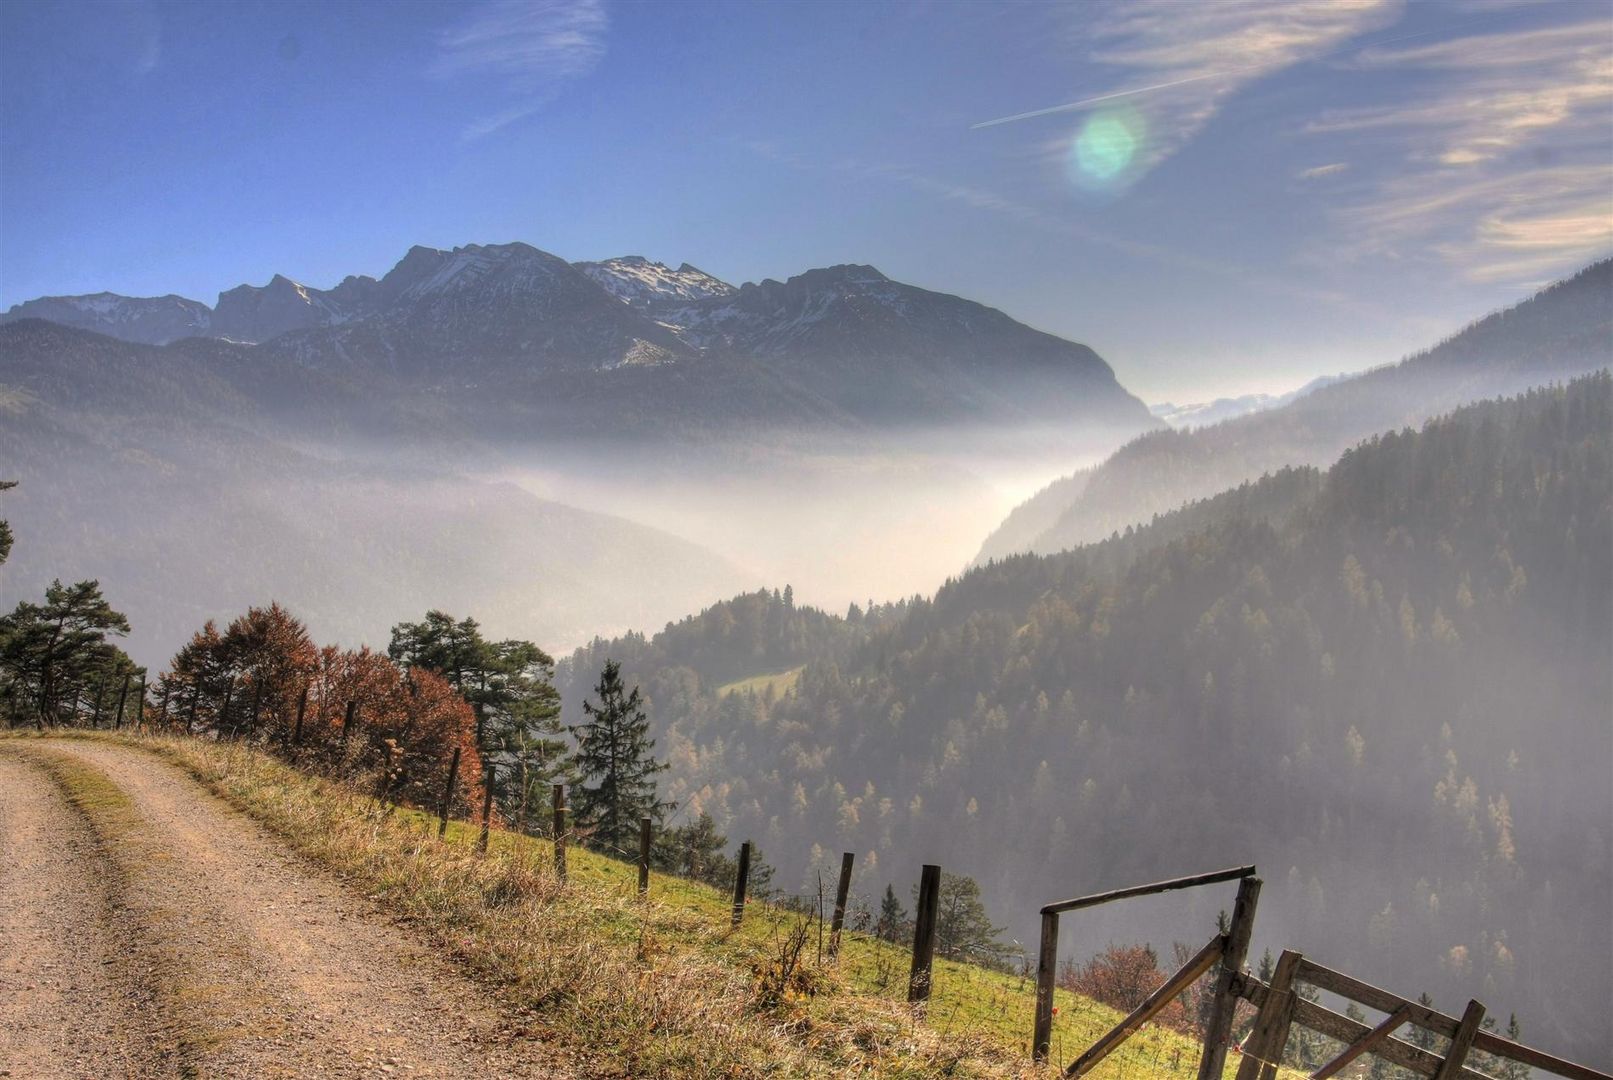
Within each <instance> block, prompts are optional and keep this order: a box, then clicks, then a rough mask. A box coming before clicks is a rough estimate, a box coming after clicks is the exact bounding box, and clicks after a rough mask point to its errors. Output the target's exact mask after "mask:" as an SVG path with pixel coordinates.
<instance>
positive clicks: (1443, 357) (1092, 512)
mask: <svg viewBox="0 0 1613 1080" xmlns="http://www.w3.org/2000/svg"><path fill="white" fill-rule="evenodd" d="M1610 359H1613V260H1603V261H1601V262H1598V263H1595V264H1593V265H1591V266H1589V267H1587V268H1585V269H1584V270H1582V271H1580V272H1579V273H1577V274H1575V275H1574V276H1572V277H1570V278H1568V279H1566V280H1564V281H1560V282H1557V283H1556V284H1554V285H1551V286H1549V287H1547V288H1545V289H1543V290H1541V291H1540V292H1538V293H1536V294H1535V295H1534V296H1532V297H1530V298H1529V299H1527V300H1524V301H1522V302H1521V303H1518V304H1516V305H1514V306H1512V307H1510V308H1507V309H1505V310H1502V311H1498V312H1495V313H1494V314H1491V315H1488V316H1486V317H1484V318H1482V319H1479V320H1478V321H1476V322H1474V323H1473V324H1471V325H1470V326H1467V327H1465V328H1463V329H1462V330H1460V331H1459V332H1457V333H1456V334H1454V335H1452V336H1451V337H1449V338H1447V339H1446V340H1444V341H1442V342H1440V343H1439V344H1437V345H1435V346H1433V347H1432V348H1429V349H1427V350H1424V351H1423V352H1420V353H1418V354H1416V355H1414V356H1411V357H1408V358H1407V359H1405V360H1403V361H1401V362H1400V363H1398V364H1391V365H1388V366H1384V367H1378V368H1374V369H1371V370H1369V371H1366V372H1363V373H1362V374H1360V375H1355V376H1350V377H1348V378H1344V379H1340V380H1337V381H1335V382H1332V383H1330V384H1328V385H1325V386H1322V387H1319V388H1316V389H1314V390H1312V391H1311V392H1309V393H1305V394H1303V395H1301V396H1299V397H1297V398H1295V399H1294V400H1293V401H1291V402H1289V403H1287V404H1284V405H1281V406H1279V407H1277V408H1272V409H1268V410H1264V411H1260V412H1255V413H1252V414H1250V415H1245V416H1239V417H1235V418H1232V419H1228V420H1224V421H1222V422H1220V423H1215V424H1209V425H1206V426H1201V427H1194V428H1191V429H1184V430H1177V429H1167V430H1157V431H1152V432H1148V433H1145V434H1143V435H1141V436H1139V437H1137V438H1136V439H1134V440H1133V441H1131V442H1130V443H1128V444H1126V445H1125V446H1122V447H1121V448H1120V449H1119V450H1117V451H1116V452H1115V453H1114V454H1113V455H1111V456H1110V457H1108V458H1107V459H1106V460H1104V461H1103V462H1102V463H1101V464H1099V465H1097V466H1096V467H1093V468H1090V469H1087V470H1083V471H1080V472H1077V473H1074V474H1071V475H1068V476H1065V477H1062V478H1061V479H1059V480H1056V481H1054V482H1053V483H1052V484H1050V485H1048V486H1047V487H1046V488H1045V489H1044V490H1042V491H1041V492H1039V493H1037V494H1036V495H1035V496H1033V497H1032V498H1031V499H1029V500H1027V501H1026V502H1025V503H1023V504H1022V505H1020V506H1019V507H1016V508H1015V510H1014V511H1013V512H1012V513H1011V514H1010V515H1009V517H1008V518H1007V519H1006V520H1005V521H1004V522H1003V523H1002V525H1001V526H999V527H998V528H997V529H996V530H995V531H994V532H993V533H992V534H991V535H990V536H989V537H987V539H986V541H985V542H984V544H983V545H982V546H981V549H980V552H979V554H978V555H977V556H976V563H983V562H987V561H990V560H991V559H999V558H1004V557H1006V556H1009V555H1012V554H1014V553H1016V552H1024V551H1033V552H1043V553H1046V552H1054V551H1061V550H1064V549H1067V548H1070V547H1074V546H1075V545H1077V544H1081V543H1087V542H1091V541H1095V540H1101V539H1103V538H1105V537H1107V536H1109V535H1110V534H1111V533H1113V532H1115V531H1116V530H1120V529H1125V528H1127V527H1128V526H1131V525H1135V524H1140V523H1143V522H1146V521H1148V520H1149V519H1150V518H1151V517H1152V516H1153V515H1155V514H1161V513H1165V512H1167V511H1170V510H1173V509H1175V508H1176V507H1178V506H1180V505H1182V504H1183V503H1184V502H1187V501H1189V500H1192V499H1200V498H1204V497H1205V496H1208V495H1211V494H1213V493H1215V492H1217V491H1220V490H1222V489H1224V488H1228V487H1232V486H1235V485H1237V484H1239V483H1242V482H1244V481H1246V480H1253V479H1256V478H1258V477H1259V476H1261V475H1262V474H1264V473H1267V472H1270V471H1273V470H1276V469H1280V468H1282V467H1284V466H1287V465H1327V464H1329V463H1331V462H1332V461H1334V460H1335V459H1336V458H1337V457H1338V456H1339V454H1341V453H1342V452H1343V451H1344V450H1345V449H1346V448H1347V447H1349V446H1350V445H1351V444H1353V443H1355V442H1356V441H1358V440H1360V439H1362V438H1365V437H1366V436H1368V435H1371V434H1374V433H1376V432H1382V431H1388V430H1392V429H1396V428H1403V427H1417V426H1420V425H1421V424H1423V423H1424V422H1425V421H1427V420H1428V419H1429V418H1430V417H1433V416H1436V415H1439V414H1440V413H1442V412H1445V411H1448V410H1450V409H1452V408H1455V407H1457V406H1459V405H1462V404H1464V403H1466V402H1470V401H1476V400H1480V399H1483V398H1486V397H1493V396H1498V395H1502V394H1512V393H1517V392H1519V391H1520V390H1524V389H1526V388H1528V387H1531V386H1539V385H1542V384H1544V383H1547V382H1550V381H1552V380H1554V379H1566V378H1572V377H1573V376H1575V375H1579V374H1582V373H1584V372H1588V371H1593V370H1596V369H1597V368H1600V367H1603V366H1606V365H1607V364H1608V362H1609V360H1610Z"/></svg>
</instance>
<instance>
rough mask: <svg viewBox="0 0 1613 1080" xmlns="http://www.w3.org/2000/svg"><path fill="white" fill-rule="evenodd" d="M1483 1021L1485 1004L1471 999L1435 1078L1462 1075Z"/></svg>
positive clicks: (1442, 1079) (1450, 1079) (1451, 1079)
mask: <svg viewBox="0 0 1613 1080" xmlns="http://www.w3.org/2000/svg"><path fill="white" fill-rule="evenodd" d="M1482 1023H1484V1006H1483V1005H1480V1004H1479V1003H1478V1002H1477V1001H1469V1002H1468V1003H1467V1008H1466V1009H1465V1010H1463V1012H1462V1022H1461V1023H1460V1024H1458V1025H1457V1026H1456V1034H1455V1035H1452V1036H1451V1046H1450V1049H1449V1050H1446V1051H1445V1060H1444V1061H1442V1062H1440V1063H1439V1071H1438V1072H1436V1073H1434V1080H1456V1078H1457V1077H1458V1076H1461V1075H1462V1065H1463V1063H1464V1062H1465V1061H1466V1060H1467V1052H1468V1050H1469V1049H1470V1048H1471V1047H1472V1046H1473V1038H1474V1036H1476V1035H1478V1033H1479V1025H1480V1024H1482Z"/></svg>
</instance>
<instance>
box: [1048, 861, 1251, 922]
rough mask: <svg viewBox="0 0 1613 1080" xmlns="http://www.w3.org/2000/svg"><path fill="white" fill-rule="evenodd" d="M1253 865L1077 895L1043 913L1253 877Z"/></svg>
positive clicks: (1049, 913)
mask: <svg viewBox="0 0 1613 1080" xmlns="http://www.w3.org/2000/svg"><path fill="white" fill-rule="evenodd" d="M1254 872H1255V868H1254V867H1253V866H1234V867H1229V868H1228V869H1226V870H1216V871H1214V872H1213V873H1209V874H1194V875H1193V876H1191V877H1183V878H1172V879H1170V880H1169V881H1156V882H1153V883H1152V884H1149V885H1133V886H1131V887H1130V888H1127V889H1113V890H1111V891H1109V892H1101V893H1092V894H1090V895H1087V896H1077V897H1076V898H1075V899H1073V900H1059V901H1057V902H1056V903H1052V904H1048V905H1047V906H1046V907H1044V908H1042V914H1043V915H1055V914H1058V913H1060V912H1064V911H1075V910H1077V909H1078V908H1089V907H1096V906H1098V905H1099V904H1107V903H1109V901H1111V900H1126V899H1129V898H1131V897H1133V896H1152V895H1153V894H1154V893H1162V892H1169V891H1171V890H1172V889H1191V888H1192V887H1194V886H1195V885H1215V884H1217V883H1219V882H1222V881H1235V880H1237V879H1238V878H1246V877H1253V876H1254Z"/></svg>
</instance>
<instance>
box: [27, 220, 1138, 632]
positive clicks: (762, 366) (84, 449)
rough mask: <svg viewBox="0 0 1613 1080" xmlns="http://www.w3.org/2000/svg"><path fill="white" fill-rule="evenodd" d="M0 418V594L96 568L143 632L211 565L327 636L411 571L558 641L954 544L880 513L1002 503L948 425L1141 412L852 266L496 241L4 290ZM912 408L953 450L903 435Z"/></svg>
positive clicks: (234, 590) (354, 628) (967, 528)
mask: <svg viewBox="0 0 1613 1080" xmlns="http://www.w3.org/2000/svg"><path fill="white" fill-rule="evenodd" d="M0 417H3V423H0V460H3V461H4V462H5V468H6V471H7V478H8V479H20V480H22V482H23V483H22V486H21V487H20V488H18V489H17V490H16V491H13V492H11V493H9V494H8V496H7V502H8V506H9V507H10V508H11V511H12V515H11V516H12V521H13V523H14V524H15V526H16V528H17V530H18V534H19V536H20V537H22V540H21V541H20V542H19V544H18V550H17V554H16V555H15V557H14V558H13V560H12V562H11V563H10V564H9V565H8V566H7V568H6V574H5V580H3V581H0V600H12V601H14V600H15V599H19V598H21V597H22V596H25V595H32V593H34V592H35V591H37V590H38V589H39V588H41V587H42V586H43V585H44V584H45V583H47V582H48V581H49V579H50V577H51V576H55V575H57V574H64V575H79V576H95V577H102V578H104V579H106V582H107V587H108V588H109V589H110V590H112V595H113V596H114V598H115V599H117V600H118V602H119V603H121V604H122V605H123V606H124V608H125V609H126V610H127V611H128V612H129V614H130V615H131V617H132V618H133V619H134V621H135V624H136V626H137V627H138V628H139V631H138V632H139V634H140V641H138V642H136V643H133V644H132V646H131V647H132V648H134V650H135V652H136V653H137V655H140V656H142V657H150V658H156V657H160V656H162V655H166V653H167V652H170V651H171V650H172V639H171V636H172V635H174V634H178V633H183V632H188V630H189V629H192V628H194V626H195V625H196V624H198V623H199V622H200V621H201V620H202V619H203V618H205V617H207V615H208V614H210V613H211V614H219V615H223V614H227V613H228V611H229V610H230V605H231V604H234V603H235V602H236V600H237V598H240V599H241V600H242V602H254V603H256V602H261V601H264V600H266V599H269V598H278V599H280V600H281V601H283V602H286V603H290V604H293V605H294V606H296V607H297V609H298V610H299V611H304V612H306V614H307V617H308V618H309V621H310V622H311V623H312V624H313V626H314V627H315V629H316V631H317V632H319V633H320V634H322V635H324V636H327V637H331V638H336V639H340V640H344V641H350V642H351V641H357V640H366V639H371V640H373V639H374V637H375V636H376V635H379V634H381V633H383V632H384V630H385V628H386V626H387V625H389V624H390V622H391V621H396V620H397V619H398V618H403V617H418V616H419V614H420V612H419V611H414V610H412V609H413V608H414V607H421V608H422V609H423V607H424V606H425V605H430V604H435V605H437V606H442V607H448V608H450V609H452V610H459V611H465V612H467V613H469V612H472V611H474V612H475V613H476V614H477V615H478V617H480V618H483V619H484V620H485V621H486V622H487V623H488V625H489V626H490V627H492V628H493V629H494V630H495V631H497V632H504V633H509V634H518V635H519V636H522V637H530V638H535V639H537V640H540V641H544V642H546V643H549V644H551V645H554V644H566V645H569V644H573V643H575V642H577V641H580V640H586V639H587V637H589V636H591V635H592V634H594V633H599V632H611V631H616V630H622V629H626V628H627V627H630V626H643V625H656V624H658V623H659V622H661V621H664V620H665V619H667V618H672V617H675V616H677V615H680V614H682V613H684V612H686V611H689V610H692V609H693V608H695V607H697V606H699V605H701V604H703V603H706V602H709V600H710V599H711V598H712V597H715V596H721V595H726V594H728V593H729V592H732V591H733V590H734V589H736V588H737V587H739V586H741V585H743V584H747V583H754V582H756V581H757V580H771V579H777V578H778V577H781V576H793V577H794V580H796V581H797V582H798V583H800V584H801V585H810V586H817V591H818V593H819V594H820V595H821V594H822V593H823V592H824V588H825V582H828V581H830V579H831V578H832V579H833V585H834V587H840V588H847V589H851V590H855V591H856V592H857V593H858V594H861V595H866V594H865V593H862V592H861V590H863V589H869V590H872V589H874V588H876V587H878V588H885V587H894V588H899V589H908V588H916V587H920V586H923V585H928V584H929V583H930V582H931V581H934V580H939V578H940V577H942V576H944V574H945V573H946V572H947V571H949V570H950V569H952V568H954V567H956V566H957V565H958V564H959V562H961V561H962V559H964V558H966V557H967V547H965V548H963V549H961V550H954V549H953V548H950V547H948V548H941V547H936V549H935V552H934V553H933V554H931V555H929V556H928V559H929V561H926V557H925V556H921V555H919V554H917V553H916V551H915V549H914V548H913V546H912V545H908V548H907V554H906V555H905V556H904V557H903V558H902V559H900V560H899V562H900V566H893V565H892V560H885V559H883V558H882V557H881V556H878V555H877V549H878V547H879V546H880V545H881V544H893V545H896V546H897V547H901V546H902V545H903V539H902V538H903V536H904V533H903V532H902V530H903V529H904V528H905V529H909V530H910V531H912V534H913V536H914V538H915V539H917V540H918V541H920V542H924V541H925V540H926V539H928V538H931V537H932V536H933V534H936V533H937V532H940V533H943V534H945V535H946V536H947V537H948V538H949V540H950V542H952V543H958V542H960V541H961V542H962V543H963V544H965V545H968V544H969V543H970V535H971V533H973V535H975V536H978V535H979V533H978V531H976V530H979V529H983V528H984V527H986V526H987V525H988V524H989V522H990V520H991V519H992V517H993V515H994V514H995V513H997V512H998V510H997V508H998V506H999V503H998V502H997V501H996V500H995V499H994V497H993V496H992V493H991V492H990V491H989V490H988V489H987V487H986V485H985V484H984V482H983V481H982V480H981V479H980V478H979V477H978V476H976V475H973V474H972V473H971V472H970V471H969V470H968V469H967V468H961V467H959V466H958V465H957V464H955V463H954V459H955V458H958V457H963V456H965V455H966V453H967V451H965V450H961V449H960V447H962V446H963V445H964V444H963V439H964V436H965V433H966V432H968V431H977V432H983V433H986V434H987V435H989V436H990V437H992V438H997V437H998V433H999V432H1001V431H1003V430H1013V429H1016V428H1018V427H1021V426H1040V428H1042V429H1047V430H1053V429H1056V430H1057V431H1058V432H1059V436H1058V437H1059V438H1061V439H1065V440H1069V441H1071V442H1076V441H1079V440H1081V439H1087V440H1091V441H1092V443H1093V445H1097V446H1113V445H1117V444H1118V443H1119V441H1121V440H1122V439H1123V438H1125V437H1126V436H1127V435H1130V434H1135V433H1136V432H1138V431H1142V430H1146V429H1147V428H1148V427H1150V426H1152V425H1153V424H1154V423H1155V421H1153V420H1152V419H1151V418H1150V417H1149V416H1148V412H1147V409H1146V407H1145V406H1144V405H1143V404H1142V403H1141V402H1140V401H1139V400H1137V399H1136V398H1135V397H1133V396H1132V395H1130V394H1128V393H1127V392H1126V391H1125V390H1124V389H1123V388H1122V387H1121V386H1120V385H1119V383H1118V382H1117V381H1116V380H1115V377H1114V374H1113V372H1112V371H1111V370H1110V368H1109V366H1108V365H1107V364H1106V363H1105V362H1104V361H1103V360H1102V359H1101V358H1100V357H1098V356H1097V354H1095V353H1094V352H1092V350H1090V349H1088V348H1086V347H1085V346H1082V345H1078V344H1075V343H1072V342H1067V341H1063V340H1061V339H1058V338H1055V337H1052V336H1051V335H1048V334H1044V333H1041V332H1039V331H1036V330H1033V329H1031V328H1029V327H1026V326H1024V325H1022V324H1020V323H1017V322H1015V321H1014V320H1012V319H1010V318H1009V317H1008V316H1006V315H1004V314H1002V313H1001V312H998V311H994V310H992V309H990V308H987V307H984V306H982V305H980V304H976V303H973V302H971V301H968V300H964V299H961V298H959V297H955V296H948V295H944V294H941V293H935V292H930V291H927V290H924V289H920V288H917V287H914V286H911V285H906V284H903V283H900V282H895V281H892V280H890V279H888V278H887V277H885V276H884V275H883V274H881V273H879V272H878V271H877V270H875V269H873V268H872V267H868V266H861V265H848V266H837V267H828V268H823V269H818V270H811V271H808V272H806V273H804V274H800V275H798V276H796V277H793V278H790V279H789V280H787V281H783V282H780V281H772V280H767V281H762V282H760V283H756V284H746V285H742V286H734V285H730V284H728V283H726V282H723V281H720V280H719V279H717V278H715V277H713V276H712V275H709V274H706V273H704V272H702V271H700V270H698V269H696V268H694V267H692V266H688V265H682V266H679V267H677V268H672V267H668V266H665V265H663V264H661V263H656V262H652V261H650V260H647V259H643V258H639V257H624V258H617V259H609V260H604V261H600V262H586V263H576V264H573V263H569V262H567V261H565V260H563V259H560V258H558V257H556V256H554V255H550V254H548V253H545V252H543V251H540V250H538V249H536V248H533V247H530V246H528V245H525V244H500V245H468V246H464V247H459V248H455V249H453V250H446V251H445V250H438V249H432V248H425V247H415V248H412V249H410V251H409V252H408V253H407V254H406V255H405V256H404V257H403V258H402V259H401V260H399V262H398V263H397V265H396V266H394V267H393V268H392V269H391V270H390V271H389V272H388V273H386V274H385V275H383V276H382V277H380V278H379V279H376V278H372V277H364V276H352V277H348V278H345V279H344V280H342V282H341V283H340V284H338V285H336V286H335V287H334V288H331V289H325V290H321V289H315V288H310V287H308V286H305V285H302V284H299V283H297V282H294V281H292V280H290V279H289V278H287V277H284V276H280V275H276V276H274V277H272V278H271V279H270V281H269V283H268V284H267V285H264V286H261V287H257V286H248V285H243V286H240V287H238V288H233V289H230V290H228V291H226V292H223V293H222V294H220V296H219V297H218V301H217V303H216V304H215V305H213V306H212V307H208V306H207V305H205V304H202V303H199V302H197V301H193V300H187V299H185V298H182V297H178V296H165V297H159V298H144V299H143V298H130V297H120V296H116V295H113V294H108V293H100V294H95V295H92V296H79V297H48V298H42V299H40V300H35V301H29V302H27V303H23V304H19V305H17V306H16V307H14V308H12V309H11V310H10V311H9V312H7V313H6V314H5V316H3V317H0ZM921 427H923V428H928V427H937V428H940V429H941V430H944V431H945V432H946V439H945V440H943V441H944V442H945V443H946V444H947V445H946V447H945V453H946V454H951V455H953V458H944V457H943V456H942V455H940V454H935V453H929V452H926V451H916V450H914V449H913V440H912V439H911V438H910V436H912V435H913V434H914V433H915V431H916V429H918V428H921ZM1019 453H1020V451H1019V450H1018V449H1017V448H1015V449H1012V450H1009V451H1005V452H1004V455H1005V456H1006V457H1008V458H1010V459H1012V458H1014V457H1015V456H1017V455H1018V454H1019ZM423 492H434V493H436V495H435V497H434V498H432V499H425V498H423V497H422V494H421V493H423ZM942 514H950V515H952V516H951V517H944V516H940V515H942ZM938 523H944V524H940V526H939V528H938ZM450 540H452V541H453V542H452V543H450ZM455 543H457V544H459V545H461V548H462V551H464V552H470V553H473V554H472V556H471V557H466V556H464V555H462V556H461V557H452V556H450V555H449V554H448V552H449V550H450V549H451V548H452V547H453V545H454V544H455ZM785 549H788V550H789V551H790V554H789V555H788V556H787V557H783V556H779V555H778V554H777V553H778V552H779V551H783V550H785ZM869 553H873V554H869ZM769 560H771V561H769ZM372 566H373V567H376V568H377V570H376V571H374V572H372V571H370V570H368V569H363V568H368V567H372ZM382 567H384V570H382V569H379V568H382ZM375 573H379V574H381V575H382V576H380V577H376V576H373V574H375ZM814 573H816V574H818V575H819V576H818V578H816V579H813V577H812V575H813V574H814ZM904 575H905V576H904ZM124 590H127V591H124ZM131 592H132V595H131ZM153 639H155V640H153ZM148 642H149V644H148ZM148 650H149V651H148Z"/></svg>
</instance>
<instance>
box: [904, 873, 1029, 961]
mask: <svg viewBox="0 0 1613 1080" xmlns="http://www.w3.org/2000/svg"><path fill="white" fill-rule="evenodd" d="M913 894H914V898H915V903H916V902H917V896H918V886H916V885H915V886H914V887H913ZM1002 932H1003V927H1001V926H993V925H991V919H990V918H988V917H987V915H986V905H985V904H984V903H983V902H982V901H981V899H980V885H979V884H978V883H977V882H976V881H975V879H974V878H972V877H967V876H965V875H963V874H949V873H947V872H946V871H944V870H943V871H942V872H941V887H940V892H939V893H938V894H937V896H936V903H935V951H936V952H937V953H938V954H939V955H941V956H944V957H947V958H949V959H969V960H973V961H975V962H987V963H1000V962H1001V961H1002V960H1003V959H1004V958H1005V957H1007V956H1008V955H1010V954H1011V953H1012V952H1013V951H1014V949H1013V947H1012V946H1010V945H1006V944H1004V943H1003V942H1001V941H998V940H997V935H999V934H1001V933H1002Z"/></svg>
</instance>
